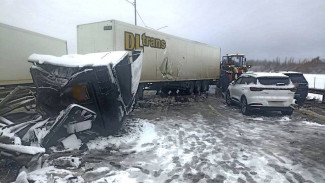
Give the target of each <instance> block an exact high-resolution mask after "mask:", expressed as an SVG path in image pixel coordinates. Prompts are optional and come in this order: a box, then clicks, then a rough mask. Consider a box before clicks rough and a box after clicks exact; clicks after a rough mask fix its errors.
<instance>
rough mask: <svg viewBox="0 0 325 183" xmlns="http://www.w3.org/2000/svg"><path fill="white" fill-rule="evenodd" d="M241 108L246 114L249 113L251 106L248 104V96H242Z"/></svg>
mask: <svg viewBox="0 0 325 183" xmlns="http://www.w3.org/2000/svg"><path fill="white" fill-rule="evenodd" d="M240 104H241V105H240V109H241V112H242V113H243V114H244V115H249V112H250V111H249V106H248V105H247V99H246V97H242V99H241V102H240Z"/></svg>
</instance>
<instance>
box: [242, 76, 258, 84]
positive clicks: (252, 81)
mask: <svg viewBox="0 0 325 183" xmlns="http://www.w3.org/2000/svg"><path fill="white" fill-rule="evenodd" d="M256 83H257V79H256V78H253V77H243V80H241V84H256Z"/></svg>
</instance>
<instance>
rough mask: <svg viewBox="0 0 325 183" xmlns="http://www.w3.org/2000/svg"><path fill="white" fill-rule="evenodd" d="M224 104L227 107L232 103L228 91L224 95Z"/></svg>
mask: <svg viewBox="0 0 325 183" xmlns="http://www.w3.org/2000/svg"><path fill="white" fill-rule="evenodd" d="M226 103H227V105H229V106H230V105H232V104H233V102H232V100H231V97H230V92H229V91H227V93H226Z"/></svg>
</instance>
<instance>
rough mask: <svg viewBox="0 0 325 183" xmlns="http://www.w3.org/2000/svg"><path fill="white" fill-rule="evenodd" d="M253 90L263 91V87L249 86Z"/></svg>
mask: <svg viewBox="0 0 325 183" xmlns="http://www.w3.org/2000/svg"><path fill="white" fill-rule="evenodd" d="M249 89H250V90H251V91H262V90H263V88H257V87H249Z"/></svg>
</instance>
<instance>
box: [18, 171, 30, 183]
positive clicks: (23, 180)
mask: <svg viewBox="0 0 325 183" xmlns="http://www.w3.org/2000/svg"><path fill="white" fill-rule="evenodd" d="M15 183H28V180H27V173H26V172H25V171H22V172H20V173H19V175H18V176H17V178H16V181H15Z"/></svg>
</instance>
